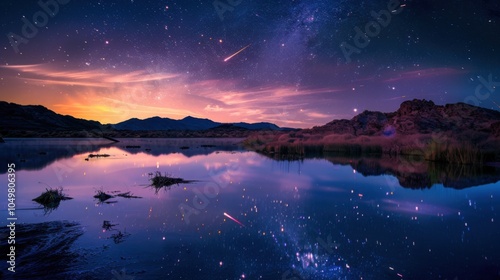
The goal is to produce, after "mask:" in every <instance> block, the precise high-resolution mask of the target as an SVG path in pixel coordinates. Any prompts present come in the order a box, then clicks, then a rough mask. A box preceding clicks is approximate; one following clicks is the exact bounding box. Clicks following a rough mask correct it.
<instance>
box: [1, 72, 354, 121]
mask: <svg viewBox="0 0 500 280" xmlns="http://www.w3.org/2000/svg"><path fill="white" fill-rule="evenodd" d="M0 68H3V69H4V70H7V71H10V72H11V75H12V77H15V78H16V79H20V80H21V81H23V84H25V85H26V87H30V86H31V87H32V89H31V90H32V91H36V92H39V93H40V94H39V95H36V96H34V97H33V98H32V100H31V101H30V102H31V103H33V102H35V103H38V104H41V105H45V106H47V107H49V108H52V109H53V110H56V111H57V112H58V113H62V114H70V115H74V116H76V117H79V118H86V119H94V120H98V121H101V122H103V123H116V122H119V121H123V120H125V119H128V118H132V117H137V118H148V117H152V116H160V117H169V118H177V119H180V118H183V117H185V116H187V115H191V116H195V117H204V118H210V119H213V120H215V121H219V122H236V121H245V122H263V121H266V122H267V121H269V122H274V123H276V124H278V125H280V126H300V127H309V126H313V125H317V124H321V123H325V122H326V121H327V120H330V119H331V117H329V115H328V113H327V112H321V109H317V107H318V106H317V105H321V102H322V98H317V97H318V96H322V95H328V96H329V98H330V100H331V96H332V94H336V93H342V92H344V91H345V89H343V88H341V87H337V88H334V87H331V88H298V87H296V86H290V85H272V86H259V87H247V86H243V85H241V84H239V83H238V81H234V80H227V79H220V80H218V79H207V80H192V79H191V78H190V77H189V76H187V74H178V73H167V72H155V71H146V70H135V71H129V72H120V71H117V70H110V71H108V70H98V69H94V70H85V71H77V70H66V69H62V70H61V69H60V67H59V68H58V67H56V66H53V65H49V64H34V65H8V66H0ZM40 85H43V86H42V87H40ZM47 96H51V97H52V98H51V100H52V102H51V103H50V104H49V103H47V101H46V100H45V97H47ZM54 96H56V97H54ZM54 99H55V100H57V101H56V102H54V101H53V100H54ZM311 108H315V109H314V111H313V110H312V109H311Z"/></svg>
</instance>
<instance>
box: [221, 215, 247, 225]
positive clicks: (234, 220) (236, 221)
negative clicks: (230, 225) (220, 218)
mask: <svg viewBox="0 0 500 280" xmlns="http://www.w3.org/2000/svg"><path fill="white" fill-rule="evenodd" d="M224 216H226V217H228V218H229V219H231V220H233V222H235V223H237V224H238V225H240V226H242V227H244V226H245V225H244V224H242V223H241V222H240V221H238V220H236V219H235V218H233V217H231V216H230V215H229V214H228V213H226V212H224Z"/></svg>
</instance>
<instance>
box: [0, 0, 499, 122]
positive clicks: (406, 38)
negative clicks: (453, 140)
mask: <svg viewBox="0 0 500 280" xmlns="http://www.w3.org/2000/svg"><path fill="white" fill-rule="evenodd" d="M0 16H1V17H0V30H1V32H0V33H1V35H2V37H1V38H2V39H0V100H4V101H9V102H15V103H19V104H26V105H27V104H41V105H44V106H46V107H48V108H49V109H51V110H54V111H55V112H57V113H60V114H69V115H73V116H75V117H80V118H85V119H92V120H97V121H100V122H101V123H117V122H120V121H124V120H127V119H129V118H132V117H137V118H148V117H152V116H161V117H169V118H173V119H182V118H184V117H186V116H188V115H190V116H195V117H201V118H210V119H212V120H214V121H219V122H239V121H246V122H259V121H269V122H273V123H276V124H278V125H280V126H288V127H302V128H306V127H312V126H314V125H322V124H325V123H327V122H329V121H331V120H333V119H340V118H352V117H353V116H354V115H356V114H357V113H359V112H361V111H363V110H377V111H383V112H390V111H394V110H396V109H397V108H398V107H399V104H400V103H401V102H403V101H405V100H410V99H414V98H421V99H430V100H433V101H434V102H435V103H437V104H446V103H455V102H466V103H469V104H472V105H478V106H481V107H485V108H491V109H496V110H498V109H499V104H500V97H499V96H498V92H495V90H496V87H497V86H500V53H499V51H500V36H499V34H500V3H499V2H498V1H494V0H475V1H473V0H462V1H456V0H455V1H452V0H440V1H436V0H420V1H418V0H413V1H409V0H407V1H404V0H399V1H398V0H373V1H358V0H309V1H293V0H287V1H285V0H279V1H264V0H254V1H249V0H216V1H174V0H162V1H158V0H156V1H153V0H128V1H116V0H115V1H97V0H88V1H77V0H72V1H71V0H57V1H56V0H41V1H40V2H39V1H33V0H23V1H15V0H4V1H1V3H0ZM366 39H368V40H366ZM497 81H498V82H497Z"/></svg>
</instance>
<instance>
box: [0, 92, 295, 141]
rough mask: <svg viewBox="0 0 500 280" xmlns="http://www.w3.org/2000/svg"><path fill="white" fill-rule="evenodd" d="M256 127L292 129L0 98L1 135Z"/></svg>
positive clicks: (222, 133) (236, 132) (194, 132)
mask: <svg viewBox="0 0 500 280" xmlns="http://www.w3.org/2000/svg"><path fill="white" fill-rule="evenodd" d="M253 130H276V131H278V130H291V129H290V128H280V127H278V126H277V125H275V124H272V123H267V122H261V123H254V124H250V123H243V122H239V123H234V124H232V123H229V124H226V123H219V122H214V121H212V120H209V119H201V118H195V117H191V116H188V117H185V118H184V119H182V120H174V119H169V118H160V117H152V118H148V119H145V120H140V119H137V118H132V119H129V120H127V121H124V122H120V123H117V124H107V125H103V124H101V123H99V122H97V121H92V120H84V119H78V118H75V117H72V116H68V115H66V116H63V115H60V114H57V113H55V112H54V111H51V110H49V109H47V108H45V107H43V106H41V105H19V104H15V103H9V102H5V101H0V143H1V142H2V140H3V139H2V138H1V137H41V138H45V137H51V138H54V137H56V138H57V137H59V138H65V137H78V138H80V137H118V138H119V137H153V138H155V137H246V136H248V135H249V134H250V133H251V131H253Z"/></svg>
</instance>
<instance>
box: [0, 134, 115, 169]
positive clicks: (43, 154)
mask: <svg viewBox="0 0 500 280" xmlns="http://www.w3.org/2000/svg"><path fill="white" fill-rule="evenodd" d="M112 145H114V143H112V142H111V143H110V141H109V140H105V139H98V138H87V139H78V140H76V139H33V138H30V139H15V138H10V139H5V143H3V144H2V145H0V161H1V162H5V163H15V164H16V171H20V170H40V169H43V168H44V167H46V166H48V165H50V164H52V163H53V162H55V161H57V160H59V159H64V158H71V157H73V156H76V155H80V154H86V153H93V152H97V151H99V150H100V149H102V148H106V147H110V146H112ZM6 172H7V165H5V166H4V165H2V166H1V167H0V174H4V173H6Z"/></svg>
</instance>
